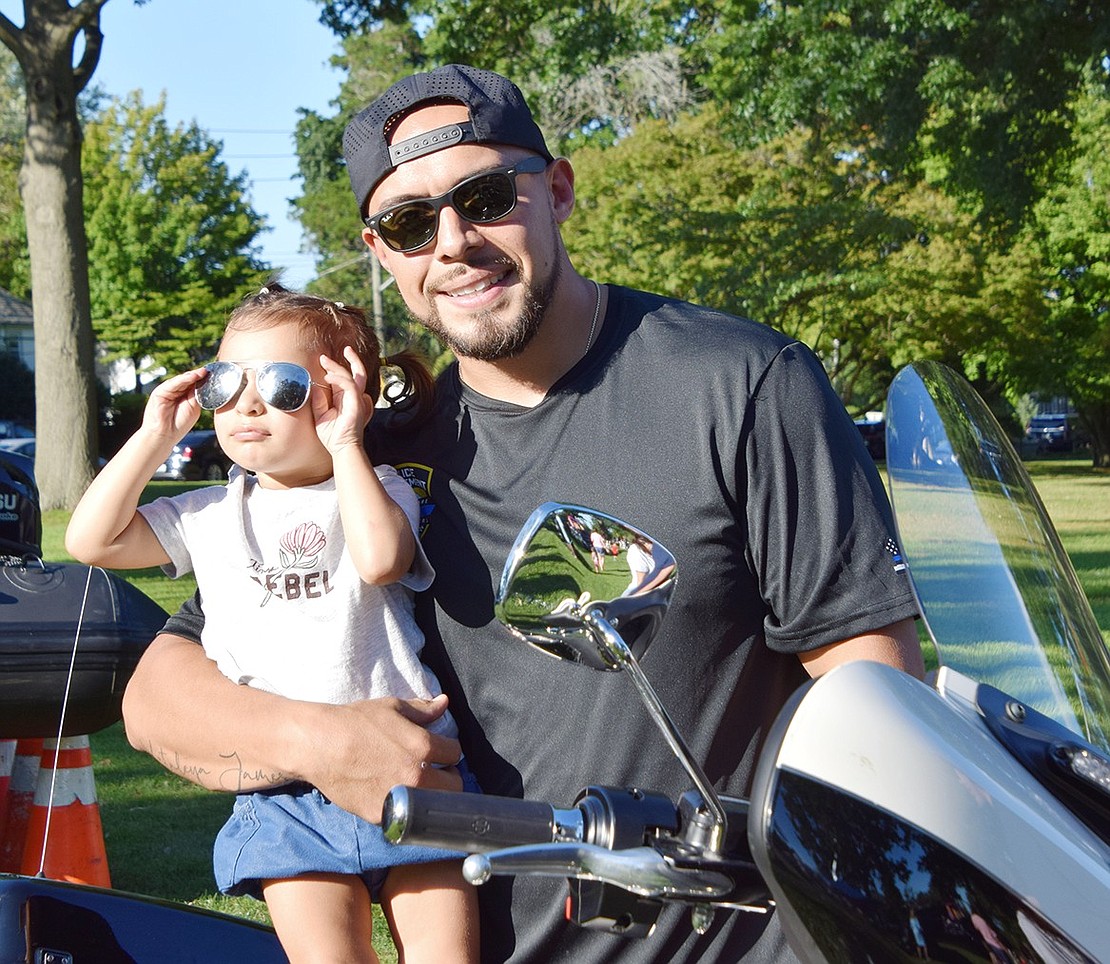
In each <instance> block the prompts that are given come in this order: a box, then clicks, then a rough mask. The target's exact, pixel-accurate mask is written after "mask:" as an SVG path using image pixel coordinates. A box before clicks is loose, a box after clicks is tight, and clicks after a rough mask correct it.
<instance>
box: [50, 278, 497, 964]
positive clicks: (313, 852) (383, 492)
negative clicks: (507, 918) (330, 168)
mask: <svg viewBox="0 0 1110 964" xmlns="http://www.w3.org/2000/svg"><path fill="white" fill-rule="evenodd" d="M378 352H379V348H378V344H377V339H376V338H375V337H374V334H373V332H372V331H371V329H370V328H369V327H368V326H367V324H366V318H365V315H364V313H363V312H362V311H360V310H358V309H355V308H351V307H346V306H344V305H342V304H338V303H333V302H330V301H326V300H324V299H321V298H315V297H312V296H309V295H304V294H299V293H297V292H292V291H287V290H285V289H283V288H281V287H280V286H278V285H275V284H271V285H270V286H269V287H268V288H263V289H262V290H261V291H260V292H259V293H258V294H256V295H254V296H252V297H249V298H247V299H246V300H245V301H244V302H243V303H242V304H241V305H240V306H239V307H238V308H236V309H235V311H234V312H233V313H232V315H231V317H230V319H229V320H228V323H227V328H226V330H225V332H224V337H223V340H222V342H221V344H220V351H219V358H218V361H216V362H214V363H212V364H210V365H207V366H206V367H205V368H198V369H195V370H193V371H189V372H185V373H184V374H181V375H177V376H176V377H173V378H169V379H167V380H166V381H165V382H163V383H162V384H161V385H159V386H158V387H157V388H156V389H155V390H154V391H153V392H152V393H151V396H150V401H149V402H148V404H147V407H146V411H145V413H144V416H143V423H142V426H141V427H140V428H139V430H138V431H137V432H136V433H135V435H133V436H132V437H131V439H129V440H128V442H127V443H126V444H125V445H124V447H123V448H122V449H121V450H120V452H119V453H118V454H117V455H116V456H115V458H113V459H112V460H111V462H109V463H108V464H107V465H106V466H105V467H104V469H103V470H102V471H101V472H100V474H99V475H98V476H97V478H96V479H95V480H94V481H93V483H92V485H91V486H89V489H88V491H87V492H86V493H85V495H84V497H83V498H82V500H81V502H80V504H79V505H78V506H77V509H76V510H75V511H74V513H73V516H72V519H71V521H70V524H69V529H68V530H67V532H66V548H67V549H68V550H69V552H70V553H71V554H72V555H73V556H74V557H75V558H77V559H79V560H81V561H82V562H84V563H86V564H88V565H99V566H105V567H108V568H114V569H127V568H144V567H147V566H153V565H160V566H162V567H163V568H164V569H165V570H166V571H167V572H168V573H169V574H170V575H171V576H177V575H180V574H182V573H184V572H189V571H190V570H192V571H194V572H195V573H196V578H197V586H198V588H199V590H200V593H201V596H202V598H203V599H204V610H205V616H206V620H205V625H204V632H203V639H202V642H203V644H204V648H205V652H206V653H207V655H208V656H209V657H210V658H211V659H213V660H214V661H215V662H216V664H217V665H218V666H219V667H220V669H221V670H222V671H223V672H224V674H225V675H227V676H228V677H230V678H231V679H233V680H236V681H237V682H239V683H242V684H244V685H247V686H255V687H260V688H262V689H266V690H270V691H272V692H276V693H280V694H282V695H284V696H289V697H293V698H296V699H302V700H312V701H317V702H333V703H339V702H344V703H345V702H350V701H353V700H360V699H367V698H372V697H379V696H387V695H389V696H397V697H423V698H426V699H431V698H432V697H434V696H436V695H437V694H438V693H439V692H440V689H439V684H438V681H437V680H436V679H435V677H434V675H433V674H432V672H431V671H430V670H429V669H427V667H425V666H424V665H423V664H422V663H421V662H420V658H419V655H420V649H421V647H422V646H423V642H424V640H423V636H422V635H421V633H420V630H419V629H418V628H417V626H416V623H415V622H414V619H413V593H414V591H415V590H420V589H424V588H427V586H428V585H430V583H431V580H432V575H433V574H432V571H431V567H430V565H429V564H428V562H427V559H426V558H425V556H424V552H423V550H422V549H421V548H420V543H419V541H418V539H417V538H416V535H415V533H416V530H417V526H418V522H419V504H418V500H417V498H416V496H415V494H414V493H413V491H412V489H411V488H410V487H409V485H408V484H407V483H406V482H405V481H404V480H403V479H402V478H401V477H400V476H399V475H398V474H397V472H396V471H395V470H394V469H393V468H391V467H389V466H377V467H374V466H372V465H371V463H370V461H369V459H368V457H367V455H366V451H365V448H364V447H363V433H364V431H365V428H366V425H367V423H368V422H369V420H370V418H371V416H372V414H373V407H374V402H375V401H376V399H377V397H378V394H379V390H380V389H379V386H380V369H381V365H382V363H383V360H382V359H380V358H379V356H378ZM339 359H342V362H341V361H339ZM344 363H345V364H344ZM385 363H386V364H389V365H393V366H396V367H399V368H400V369H401V371H402V373H403V374H404V376H405V382H406V388H408V389H411V390H412V392H413V395H414V398H415V400H416V403H417V404H421V405H427V404H429V403H430V399H431V393H432V386H433V383H432V379H431V375H430V374H429V373H428V372H427V370H426V369H425V368H424V367H423V366H422V365H421V364H420V363H419V359H418V358H417V357H416V356H415V355H412V354H410V353H408V352H402V353H400V354H398V355H394V356H391V357H390V358H389V359H387V360H385ZM201 408H210V409H213V410H214V416H213V417H214V420H215V426H216V433H217V435H218V437H219V441H220V445H221V446H222V448H223V449H224V452H225V453H226V454H227V455H228V457H229V458H231V459H232V460H233V461H234V462H235V463H236V464H235V466H234V467H233V468H232V470H231V473H230V479H229V481H228V483H227V485H226V486H209V487H204V488H201V489H196V490H193V491H190V492H185V493H183V494H181V495H179V496H175V497H173V498H166V499H158V500H157V501H155V502H153V503H151V504H149V505H144V506H142V507H139V506H138V500H139V496H140V495H141V493H142V491H143V487H144V486H145V485H146V483H147V481H148V480H149V479H150V477H151V476H152V474H153V473H154V470H155V469H156V468H157V467H158V466H159V465H160V464H161V463H162V461H163V460H164V459H165V458H166V456H167V455H168V454H169V453H170V451H171V449H172V448H173V445H174V444H175V443H176V442H177V441H178V440H179V439H180V438H181V437H182V436H183V435H184V434H185V432H187V431H188V430H189V429H190V428H192V426H193V424H194V423H195V422H196V420H197V418H198V416H199V415H200V411H201ZM432 729H433V730H436V732H440V733H443V734H444V735H447V736H451V737H455V736H456V731H455V727H454V723H453V721H452V720H451V719H450V717H449V716H448V715H446V714H445V715H444V716H443V717H442V718H441V719H440V720H437V721H436V724H434V725H433V726H432ZM460 769H462V770H463V775H464V784H466V785H467V788H468V789H473V790H476V789H477V788H476V786H475V785H474V783H473V778H472V777H470V776H469V774H468V773H467V772H466V769H465V766H462V767H460ZM453 856H456V855H452V854H450V853H447V852H444V851H436V850H431V849H428V848H420V847H394V846H391V845H390V844H388V843H386V842H385V841H384V839H383V837H382V833H381V829H380V828H379V827H377V826H375V825H374V824H370V823H367V822H366V821H363V820H361V819H359V818H357V817H355V816H353V815H351V814H349V813H347V812H346V811H344V810H341V809H340V808H338V807H336V806H335V805H334V804H332V803H331V802H330V801H329V800H328V799H327V798H325V797H323V796H322V795H321V794H320V793H319V792H318V791H317V790H315V789H314V788H312V787H310V786H308V785H305V784H297V785H290V786H285V787H280V788H277V789H276V790H272V791H264V792H257V793H251V794H244V795H240V796H239V797H238V798H237V799H236V803H235V808H234V812H233V814H232V817H231V818H230V820H229V821H228V823H227V824H226V825H225V826H224V828H223V829H222V830H221V831H220V834H219V836H218V837H217V840H216V845H215V849H214V863H215V871H216V880H217V883H218V884H219V886H220V889H221V890H222V891H224V892H225V893H250V894H254V895H255V896H262V897H263V898H264V899H265V900H266V903H267V905H268V906H269V909H270V913H271V917H272V918H273V921H274V926H275V928H276V930H277V933H278V937H279V938H280V939H281V942H282V946H283V947H284V948H285V950H286V953H287V954H288V955H289V957H290V959H291V960H292V961H294V962H296V961H305V960H309V959H311V960H343V961H376V960H377V958H376V956H375V954H374V951H373V949H372V948H371V945H370V935H371V928H372V918H371V906H370V904H371V898H372V897H373V899H378V897H379V895H380V899H381V903H382V906H383V910H384V911H385V913H386V917H387V920H388V921H389V923H390V927H391V929H392V931H393V935H394V939H395V940H396V942H397V944H398V946H399V947H401V948H402V950H403V959H404V960H405V961H406V962H408V964H413V962H416V961H426V962H429V964H431V962H434V964H440V962H443V961H452V962H455V961H471V960H476V959H477V915H476V912H475V902H474V897H473V895H472V888H471V887H470V886H469V885H467V884H465V883H464V882H463V880H462V875H461V873H460V870H459V864H458V862H457V861H456V860H449V859H448V858H451V857H453ZM390 868H392V869H390ZM387 870H388V872H387Z"/></svg>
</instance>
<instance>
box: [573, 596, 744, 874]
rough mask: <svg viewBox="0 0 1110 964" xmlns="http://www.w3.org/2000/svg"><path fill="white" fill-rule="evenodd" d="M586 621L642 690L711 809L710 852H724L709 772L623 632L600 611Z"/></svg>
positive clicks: (722, 818) (721, 811)
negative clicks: (663, 702) (675, 722)
mask: <svg viewBox="0 0 1110 964" xmlns="http://www.w3.org/2000/svg"><path fill="white" fill-rule="evenodd" d="M582 619H583V621H584V622H585V623H586V625H588V626H589V627H590V628H591V629H593V630H594V632H595V634H596V635H597V636H600V637H601V639H602V640H603V641H604V646H605V655H606V656H607V657H608V658H609V659H610V660H612V663H613V665H614V666H619V667H620V668H621V669H624V670H627V671H628V672H629V673H630V674H631V676H632V681H633V682H634V683H635V684H636V689H637V690H639V693H640V697H641V699H643V701H644V703H645V704H646V706H647V709H648V713H649V715H650V716H651V718H652V719H653V720H654V721H655V723H656V725H657V726H658V727H659V729H660V730H661V731H662V732H663V736H664V737H665V738H666V740H667V745H668V746H670V748H671V751H672V752H673V753H674V754H675V756H677V757H678V759H679V762H680V763H681V764H682V766H683V768H684V769H685V770H686V773H687V774H688V775H689V777H690V779H691V780H692V781H693V783H694V786H695V787H696V788H697V790H698V792H699V793H700V794H701V796H702V800H704V801H705V806H706V808H707V809H708V810H709V816H710V818H711V820H712V821H713V826H712V829H711V830H710V833H709V850H710V851H712V852H714V853H720V851H721V847H722V846H723V844H724V839H725V831H726V829H727V828H728V817H727V816H726V815H725V808H724V807H723V806H722V805H721V801H720V798H719V797H718V796H717V791H716V790H714V789H713V785H712V784H711V783H710V782H709V778H708V777H707V776H706V775H705V771H704V770H702V768H701V767H700V766H699V765H698V762H697V760H695V759H694V755H693V754H692V753H691V752H690V748H689V747H688V746H687V745H686V741H685V740H683V738H682V735H681V734H680V733H679V731H678V727H676V726H675V724H674V721H673V720H672V719H671V717H670V714H669V713H668V712H667V710H666V707H664V706H663V704H662V702H661V701H660V699H659V696H658V695H657V694H656V692H655V689H654V687H653V686H652V685H651V683H650V682H648V678H647V676H646V675H645V674H644V671H643V670H642V669H641V668H640V664H639V663H638V662H637V660H636V657H635V656H633V655H632V651H631V650H630V649H629V648H628V644H627V643H625V641H624V639H622V638H621V635H620V633H618V632H617V631H616V630H615V629H614V628H613V627H612V626H611V625H610V623H609V621H608V620H607V619H606V618H605V617H604V616H602V614H601V611H600V610H599V609H595V608H589V609H587V610H586V612H585V613H583V614H582Z"/></svg>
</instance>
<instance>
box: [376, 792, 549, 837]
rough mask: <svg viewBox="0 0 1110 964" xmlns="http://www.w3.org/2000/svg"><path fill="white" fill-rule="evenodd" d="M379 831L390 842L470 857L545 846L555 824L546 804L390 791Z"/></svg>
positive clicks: (501, 798)
mask: <svg viewBox="0 0 1110 964" xmlns="http://www.w3.org/2000/svg"><path fill="white" fill-rule="evenodd" d="M382 830H383V832H384V834H385V838H386V839H387V840H389V841H392V842H393V843H406V844H421V845H423V846H427V847H442V848H444V849H447V850H461V851H466V852H467V853H475V852H483V851H487V850H499V849H501V848H503V847H517V846H520V845H522V844H536V843H551V842H552V841H553V840H554V839H555V835H556V820H555V809H554V808H553V807H552V806H551V805H550V804H547V803H540V802H538V801H535V800H518V799H517V798H516V797H494V796H486V795H484V794H479V793H457V792H452V791H450V790H421V789H418V788H416V787H394V788H393V789H392V790H390V791H389V794H388V795H387V796H386V798H385V803H384V805H383V807H382Z"/></svg>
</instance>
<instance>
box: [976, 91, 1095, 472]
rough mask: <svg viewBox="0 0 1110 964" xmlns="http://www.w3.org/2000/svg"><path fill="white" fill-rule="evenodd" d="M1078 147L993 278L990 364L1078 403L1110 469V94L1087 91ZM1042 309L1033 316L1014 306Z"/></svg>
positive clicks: (1080, 96)
mask: <svg viewBox="0 0 1110 964" xmlns="http://www.w3.org/2000/svg"><path fill="white" fill-rule="evenodd" d="M1074 114H1075V117H1076V123H1075V128H1074V135H1073V139H1072V141H1073V145H1074V146H1073V148H1072V149H1071V150H1070V151H1069V153H1068V156H1067V158H1066V159H1065V162H1064V163H1062V164H1061V165H1060V166H1059V168H1058V169H1057V171H1056V174H1055V176H1054V177H1053V179H1052V182H1051V183H1050V184H1049V185H1048V186H1047V187H1046V189H1045V190H1044V192H1043V194H1042V196H1041V198H1040V199H1039V200H1038V201H1037V203H1036V205H1035V207H1034V211H1033V217H1032V218H1031V220H1030V221H1029V223H1028V224H1027V225H1026V227H1025V229H1024V231H1023V232H1022V235H1021V237H1020V238H1018V239H1017V241H1016V242H1015V244H1014V245H1013V247H1012V249H1011V250H1010V252H1009V256H1008V258H1007V259H1006V260H1005V262H1003V263H1000V264H999V265H998V267H997V270H996V271H995V272H994V273H993V277H994V278H995V279H996V280H995V281H994V282H993V287H992V293H993V295H994V299H993V300H994V302H995V304H996V305H998V306H999V309H1000V312H1001V313H1002V314H1003V315H1004V317H1005V319H1006V323H1007V324H1006V330H1005V333H1006V336H1007V337H1006V340H1005V343H1004V344H997V343H996V344H995V345H994V346H993V351H992V352H991V354H990V358H989V360H990V362H991V363H992V364H993V365H994V366H995V367H996V368H998V369H999V370H1000V371H1001V372H1002V373H1003V374H1004V376H1005V377H1006V378H1008V379H1009V380H1010V381H1012V382H1013V383H1015V384H1017V385H1018V386H1020V388H1021V390H1023V391H1030V392H1040V393H1043V394H1048V395H1052V394H1060V395H1068V396H1069V397H1070V398H1071V400H1072V402H1073V403H1074V404H1075V406H1076V409H1077V410H1078V411H1079V413H1080V416H1081V418H1082V419H1083V421H1084V423H1085V424H1086V427H1087V428H1088V429H1089V430H1090V432H1091V436H1092V440H1093V453H1092V455H1093V464H1094V465H1096V466H1100V467H1103V468H1106V467H1110V96H1108V94H1107V91H1106V90H1105V88H1104V87H1103V86H1102V84H1101V83H1092V84H1090V85H1088V86H1087V87H1086V88H1084V89H1082V90H1081V91H1080V92H1078V93H1077V95H1076V97H1075V103H1074ZM1015 303H1017V304H1028V303H1032V304H1034V305H1035V306H1036V309H1035V310H1033V311H1029V312H1021V311H1020V310H1014V307H1013V306H1014V305H1015Z"/></svg>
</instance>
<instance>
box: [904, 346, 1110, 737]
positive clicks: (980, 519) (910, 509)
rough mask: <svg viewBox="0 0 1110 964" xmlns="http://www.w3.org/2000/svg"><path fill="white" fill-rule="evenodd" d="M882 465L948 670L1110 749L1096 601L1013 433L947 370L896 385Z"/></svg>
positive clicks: (914, 371) (930, 366) (910, 374)
mask: <svg viewBox="0 0 1110 964" xmlns="http://www.w3.org/2000/svg"><path fill="white" fill-rule="evenodd" d="M887 473H888V476H889V480H890V491H891V501H892V503H893V506H894V512H895V517H896V520H897V525H898V533H899V541H900V543H901V548H902V552H903V556H904V558H905V560H906V562H907V564H908V567H909V571H910V575H911V578H912V581H913V585H914V590H915V592H916V593H917V597H918V602H919V604H920V606H921V613H922V615H923V618H924V620H925V624H926V626H927V628H928V630H929V635H930V636H931V637H932V640H933V643H934V645H935V646H936V649H937V656H938V659H939V661H940V663H941V665H945V666H950V667H951V668H953V669H955V670H957V671H958V672H960V673H963V674H964V675H966V676H969V677H971V678H972V679H974V680H977V681H979V682H982V683H988V684H990V685H991V686H994V687H996V688H998V689H1000V690H1002V691H1003V692H1004V693H1007V694H1009V695H1010V696H1013V697H1015V698H1016V699H1018V700H1021V701H1022V702H1024V703H1026V704H1028V705H1030V706H1032V707H1034V708H1035V709H1037V710H1039V711H1040V712H1042V713H1044V714H1046V715H1047V716H1050V717H1052V718H1053V719H1054V720H1056V721H1057V722H1059V723H1061V724H1062V725H1064V726H1066V727H1068V728H1069V729H1071V730H1073V731H1075V732H1077V733H1079V734H1080V735H1082V736H1084V737H1085V738H1086V739H1087V740H1089V741H1090V742H1091V743H1093V744H1095V745H1096V746H1098V747H1100V748H1102V749H1103V750H1110V659H1108V657H1107V647H1106V644H1105V642H1104V640H1103V638H1102V634H1101V633H1100V631H1099V628H1098V624H1097V623H1096V621H1095V618H1094V614H1093V613H1092V612H1091V607H1090V604H1089V603H1088V601H1087V597H1086V596H1085V595H1084V593H1083V590H1082V589H1081V588H1080V586H1079V581H1078V579H1077V578H1076V575H1075V570H1074V569H1073V567H1072V565H1071V562H1070V560H1069V559H1068V557H1067V555H1066V554H1065V552H1064V550H1063V547H1062V546H1061V544H1060V540H1059V537H1058V536H1057V534H1056V530H1055V529H1054V528H1053V526H1052V523H1051V521H1050V520H1049V517H1048V514H1047V512H1046V511H1045V509H1044V505H1043V504H1042V503H1041V500H1040V497H1039V496H1038V495H1037V492H1036V490H1035V489H1034V487H1033V484H1032V482H1031V480H1030V478H1029V475H1028V473H1027V472H1026V471H1025V468H1024V466H1023V465H1022V464H1021V460H1020V459H1019V458H1018V456H1017V454H1016V453H1015V451H1014V449H1013V446H1012V445H1011V444H1010V442H1009V440H1008V439H1007V438H1006V435H1005V433H1004V432H1003V431H1002V429H1001V427H1000V426H999V424H998V422H997V421H996V420H995V418H994V416H993V415H992V414H991V413H990V411H989V410H988V408H987V407H986V405H985V404H984V403H983V401H982V399H980V397H979V396H978V395H977V394H976V393H975V391H974V389H972V388H971V386H970V385H969V384H968V383H967V382H966V381H965V380H964V379H963V378H962V377H961V376H959V375H957V374H955V373H954V372H953V371H952V370H951V369H949V368H946V367H945V366H944V365H941V364H939V363H936V362H921V363H917V364H915V365H911V366H909V367H907V368H905V369H903V370H902V371H901V372H899V374H898V376H897V377H896V378H895V379H894V381H893V383H892V384H891V387H890V391H889V393H888V396H887Z"/></svg>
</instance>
